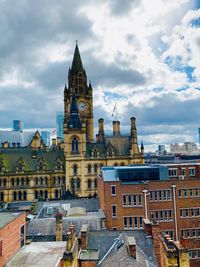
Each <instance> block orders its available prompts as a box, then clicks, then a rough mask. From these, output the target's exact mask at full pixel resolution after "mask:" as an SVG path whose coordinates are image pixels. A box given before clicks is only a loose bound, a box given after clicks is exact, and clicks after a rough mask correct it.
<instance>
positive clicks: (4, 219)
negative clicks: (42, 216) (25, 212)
mask: <svg viewBox="0 0 200 267" xmlns="http://www.w3.org/2000/svg"><path fill="white" fill-rule="evenodd" d="M20 215H21V213H19V212H18V213H12V212H0V228H3V227H4V226H5V225H7V224H8V223H10V222H11V221H13V220H14V219H15V218H17V217H18V216H20Z"/></svg>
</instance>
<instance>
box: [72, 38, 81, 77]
mask: <svg viewBox="0 0 200 267" xmlns="http://www.w3.org/2000/svg"><path fill="white" fill-rule="evenodd" d="M71 71H72V73H73V74H75V73H77V72H79V71H83V64H82V60H81V56H80V52H79V48H78V42H77V40H76V46H75V51H74V57H73V61H72V67H71Z"/></svg>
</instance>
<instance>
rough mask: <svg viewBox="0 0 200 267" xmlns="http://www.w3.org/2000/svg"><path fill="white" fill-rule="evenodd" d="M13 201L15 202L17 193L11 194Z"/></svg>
mask: <svg viewBox="0 0 200 267" xmlns="http://www.w3.org/2000/svg"><path fill="white" fill-rule="evenodd" d="M13 200H14V201H15V200H17V192H15V191H14V192H13Z"/></svg>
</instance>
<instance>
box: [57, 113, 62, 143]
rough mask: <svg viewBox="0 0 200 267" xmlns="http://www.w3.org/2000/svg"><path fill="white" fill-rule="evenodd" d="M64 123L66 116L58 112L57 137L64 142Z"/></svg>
mask: <svg viewBox="0 0 200 267" xmlns="http://www.w3.org/2000/svg"><path fill="white" fill-rule="evenodd" d="M63 123H64V114H63V112H56V131H57V137H60V138H61V139H62V141H64V135H63Z"/></svg>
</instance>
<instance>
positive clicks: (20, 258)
mask: <svg viewBox="0 0 200 267" xmlns="http://www.w3.org/2000/svg"><path fill="white" fill-rule="evenodd" d="M65 248H66V242H63V241H59V242H32V243H31V244H30V245H26V246H24V247H23V248H22V249H21V250H20V251H19V252H18V253H17V254H16V255H15V256H14V257H13V258H12V260H11V261H10V262H9V263H8V264H7V265H6V266H7V267H27V266H31V267H44V266H48V267H55V266H57V264H58V262H59V260H60V259H61V257H62V256H63V252H64V251H65Z"/></svg>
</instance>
